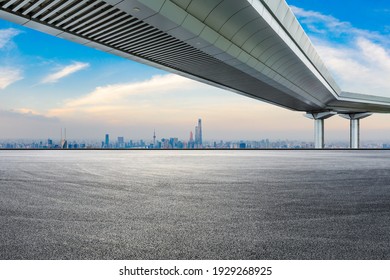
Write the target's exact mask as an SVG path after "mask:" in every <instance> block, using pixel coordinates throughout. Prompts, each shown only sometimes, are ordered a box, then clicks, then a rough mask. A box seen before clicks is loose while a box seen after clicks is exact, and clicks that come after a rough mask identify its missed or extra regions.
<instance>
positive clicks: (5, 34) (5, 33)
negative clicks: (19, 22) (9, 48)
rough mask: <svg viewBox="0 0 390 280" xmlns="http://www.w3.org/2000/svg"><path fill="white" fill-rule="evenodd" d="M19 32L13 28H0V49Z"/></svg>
mask: <svg viewBox="0 0 390 280" xmlns="http://www.w3.org/2000/svg"><path fill="white" fill-rule="evenodd" d="M19 33H20V31H19V30H17V29H14V28H8V29H1V30H0V49H2V48H4V47H5V46H6V45H7V44H8V43H9V42H10V41H11V40H12V38H13V37H15V36H16V35H18V34H19Z"/></svg>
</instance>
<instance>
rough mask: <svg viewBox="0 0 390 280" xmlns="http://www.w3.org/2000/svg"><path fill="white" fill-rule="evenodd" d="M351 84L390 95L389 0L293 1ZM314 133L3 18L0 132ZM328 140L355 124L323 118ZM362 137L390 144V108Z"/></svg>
mask: <svg viewBox="0 0 390 280" xmlns="http://www.w3.org/2000/svg"><path fill="white" fill-rule="evenodd" d="M287 2H288V4H289V5H290V6H291V8H292V10H293V11H294V13H295V14H296V16H297V17H298V20H299V21H300V23H301V25H302V27H303V28H304V29H305V31H306V33H307V34H308V35H309V37H310V39H311V41H312V43H313V44H314V46H315V48H316V49H317V51H318V53H319V54H320V56H321V58H322V59H323V61H324V62H325V64H326V66H327V67H328V69H329V70H330V72H331V73H332V75H333V76H334V78H335V80H336V81H337V83H338V84H339V85H340V87H341V88H342V90H344V91H352V92H361V93H365V94H374V95H381V96H389V97H390V82H389V80H388V77H390V52H389V49H390V48H389V47H390V36H389V35H390V2H389V1H388V0H376V1H363V0H354V1H352V0H343V1H340V0H337V1H336V0H327V1H320V0H317V1H315V0H288V1H287ZM198 118H202V121H203V123H202V124H203V135H204V138H205V139H206V140H207V139H209V140H241V139H244V140H260V139H266V138H268V139H273V140H277V139H289V140H295V139H296V140H303V141H311V140H313V122H312V121H311V120H309V119H307V118H305V117H303V113H302V112H293V111H289V110H287V109H283V108H280V107H277V106H274V105H269V104H267V103H264V102H261V101H258V100H254V99H250V98H248V97H244V96H241V95H238V94H236V93H232V92H229V91H226V90H221V89H217V88H214V87H212V86H208V85H204V84H201V83H199V82H195V81H192V80H189V79H186V78H183V77H180V76H177V75H174V74H170V73H167V72H164V71H162V70H158V69H155V68H152V67H149V66H146V65H142V64H139V63H136V62H133V61H131V60H126V59H124V58H120V57H117V56H114V55H111V54H107V53H104V52H100V51H98V50H95V49H92V48H88V47H84V46H81V45H78V44H75V43H72V42H69V41H66V40H63V39H59V38H55V37H53V36H50V35H46V34H43V33H40V32H38V31H34V30H32V29H28V28H25V27H22V26H19V25H16V24H13V23H10V22H7V21H4V20H0V139H15V138H23V139H45V138H52V139H57V138H60V131H61V128H63V127H66V129H67V136H68V139H103V138H104V135H105V134H106V133H109V134H110V135H111V137H113V138H116V137H117V136H124V137H125V138H126V139H134V140H135V139H144V140H151V139H152V136H153V131H154V129H155V130H156V135H157V138H159V139H160V138H163V137H179V138H180V139H184V140H186V139H188V138H189V134H190V131H191V130H192V131H193V130H194V127H195V125H196V124H197V119H198ZM325 126H326V128H325V131H326V133H325V141H326V140H340V141H348V137H349V122H348V120H346V119H342V118H340V117H338V116H336V117H332V118H330V119H328V120H326V124H325ZM361 139H362V140H363V141H364V140H381V141H388V142H390V115H387V114H375V115H373V116H371V117H369V118H367V119H364V120H362V121H361Z"/></svg>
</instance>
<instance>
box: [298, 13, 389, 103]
mask: <svg viewBox="0 0 390 280" xmlns="http://www.w3.org/2000/svg"><path fill="white" fill-rule="evenodd" d="M292 10H293V12H294V13H295V15H296V16H297V17H298V19H299V20H300V22H301V23H302V25H303V26H304V28H305V29H306V31H307V32H308V33H309V36H310V37H311V39H312V41H313V43H314V45H315V46H316V49H317V51H318V53H319V54H320V56H321V58H322V59H323V61H324V62H325V64H326V65H327V67H328V68H329V70H330V71H331V72H332V73H333V75H334V77H335V79H336V81H337V82H338V84H339V85H340V87H341V88H342V90H344V91H351V92H357V93H365V94H372V95H379V96H385V97H390V83H389V82H388V80H387V77H389V76H390V53H389V51H388V49H389V47H390V38H388V36H384V35H381V34H380V33H378V32H373V31H368V30H363V29H358V28H355V27H354V26H353V25H352V24H351V23H349V22H344V21H340V20H338V19H337V18H334V17H333V16H330V15H324V14H321V13H318V12H315V11H307V10H304V9H301V8H297V7H292Z"/></svg>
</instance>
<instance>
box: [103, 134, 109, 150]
mask: <svg viewBox="0 0 390 280" xmlns="http://www.w3.org/2000/svg"><path fill="white" fill-rule="evenodd" d="M109 145H110V135H108V134H106V139H105V141H104V146H105V147H104V148H108V147H109Z"/></svg>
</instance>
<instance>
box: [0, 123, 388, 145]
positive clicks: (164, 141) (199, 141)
mask: <svg viewBox="0 0 390 280" xmlns="http://www.w3.org/2000/svg"><path fill="white" fill-rule="evenodd" d="M194 131H195V137H194V133H193V131H190V134H189V138H188V139H185V140H181V139H179V138H177V137H169V138H168V137H167V138H161V139H160V140H158V139H157V136H156V131H153V136H152V137H151V140H149V141H145V140H142V139H141V140H136V141H135V140H126V139H125V137H123V136H119V137H117V138H116V139H115V140H110V135H109V134H108V133H107V134H105V135H104V138H103V139H104V140H103V141H101V142H99V141H96V140H95V141H91V140H78V141H68V139H67V138H66V129H61V138H60V140H59V141H54V140H53V139H47V140H38V141H37V140H35V141H34V140H23V139H19V140H3V141H1V140H0V149H312V148H314V143H313V142H305V141H297V140H269V139H262V140H259V141H248V140H236V141H224V140H218V141H204V140H203V131H202V120H201V119H198V124H197V126H195V129H194ZM348 147H349V143H348V142H330V143H328V144H327V145H326V148H331V149H332V148H333V149H340V148H348ZM361 148H373V149H390V143H375V142H369V143H362V144H361Z"/></svg>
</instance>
